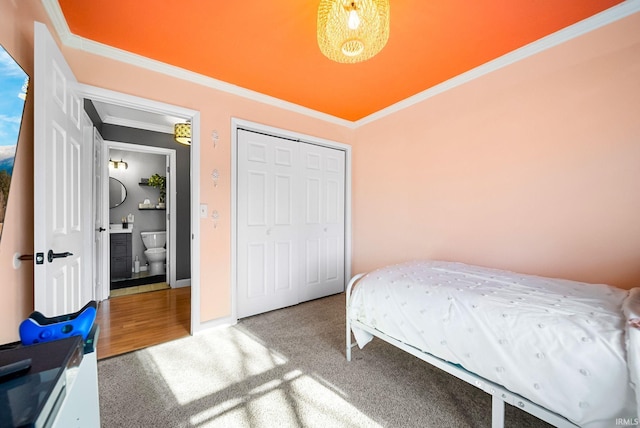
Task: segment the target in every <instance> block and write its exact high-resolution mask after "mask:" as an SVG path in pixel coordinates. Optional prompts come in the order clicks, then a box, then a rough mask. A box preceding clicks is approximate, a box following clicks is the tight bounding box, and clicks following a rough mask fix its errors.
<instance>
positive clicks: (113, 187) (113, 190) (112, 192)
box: [109, 177, 127, 208]
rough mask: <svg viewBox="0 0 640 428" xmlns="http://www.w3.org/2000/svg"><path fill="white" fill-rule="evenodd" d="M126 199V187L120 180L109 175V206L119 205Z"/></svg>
mask: <svg viewBox="0 0 640 428" xmlns="http://www.w3.org/2000/svg"><path fill="white" fill-rule="evenodd" d="M125 199H127V188H126V187H124V184H122V182H121V181H120V180H117V179H115V178H113V177H109V208H115V207H117V206H118V205H121V204H122V203H123V202H124V200H125Z"/></svg>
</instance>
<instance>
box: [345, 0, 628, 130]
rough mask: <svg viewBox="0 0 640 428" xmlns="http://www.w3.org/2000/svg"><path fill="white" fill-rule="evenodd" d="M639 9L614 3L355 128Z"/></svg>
mask: <svg viewBox="0 0 640 428" xmlns="http://www.w3.org/2000/svg"><path fill="white" fill-rule="evenodd" d="M639 11H640V0H626V1H625V2H623V3H620V4H618V5H616V6H613V7H611V8H609V9H607V10H604V11H602V12H600V13H598V14H596V15H593V16H591V17H589V18H587V19H584V20H582V21H580V22H577V23H575V24H573V25H570V26H569V27H566V28H563V29H562V30H559V31H557V32H555V33H553V34H550V35H548V36H546V37H543V38H541V39H538V40H536V41H535V42H532V43H530V44H528V45H525V46H523V47H521V48H519V49H516V50H514V51H511V52H509V53H507V54H505V55H502V56H501V57H499V58H496V59H494V60H492V61H489V62H487V63H485V64H482V65H480V66H478V67H476V68H474V69H471V70H469V71H467V72H465V73H462V74H459V75H458V76H456V77H453V78H451V79H449V80H447V81H445V82H443V83H440V84H438V85H436V86H433V87H431V88H429V89H427V90H425V91H422V92H420V93H418V94H416V95H413V96H411V97H409V98H405V99H404V100H402V101H399V102H397V103H395V104H392V105H390V106H389V107H385V108H383V109H382V110H379V111H377V112H375V113H373V114H370V115H369V116H366V117H364V118H362V119H359V120H357V121H355V122H354V124H355V128H359V127H360V126H362V125H366V124H368V123H371V122H375V121H376V120H378V119H382V118H383V117H385V116H389V115H391V114H394V113H397V112H399V111H401V110H404V109H406V108H407V107H410V106H412V105H415V104H418V103H420V102H422V101H425V100H427V99H429V98H431V97H434V96H436V95H438V94H441V93H443V92H446V91H448V90H450V89H453V88H455V87H457V86H460V85H463V84H465V83H467V82H470V81H471V80H474V79H477V78H479V77H481V76H484V75H485V74H488V73H491V72H493V71H496V70H499V69H501V68H503V67H506V66H508V65H510V64H513V63H515V62H518V61H520V60H522V59H525V58H527V57H530V56H532V55H535V54H537V53H540V52H542V51H545V50H547V49H549V48H552V47H554V46H557V45H560V44H562V43H564V42H566V41H568V40H571V39H573V38H576V37H578V36H581V35H583V34H586V33H588V32H590V31H593V30H595V29H598V28H600V27H603V26H605V25H607V24H611V23H613V22H615V21H618V20H620V19H622V18H625V17H627V16H629V15H632V14H634V13H637V12H639Z"/></svg>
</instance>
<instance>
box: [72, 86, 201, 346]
mask: <svg viewBox="0 0 640 428" xmlns="http://www.w3.org/2000/svg"><path fill="white" fill-rule="evenodd" d="M79 90H80V93H81V94H82V96H83V97H84V98H85V99H86V100H90V101H92V102H98V103H102V104H105V105H110V106H116V107H118V108H119V109H124V110H125V111H133V112H134V114H135V117H133V118H128V120H129V122H127V123H128V127H129V128H131V129H139V126H138V124H139V123H140V118H141V117H143V118H144V117H145V116H148V115H155V116H170V117H173V118H178V119H180V120H181V121H183V122H187V121H188V122H189V123H190V124H191V129H192V141H191V145H190V146H189V147H188V160H189V174H188V176H189V179H188V185H189V189H188V190H187V192H186V193H185V196H186V198H187V202H185V203H184V204H181V205H183V206H184V207H185V209H187V214H186V220H185V222H187V223H188V224H189V225H190V234H189V236H188V243H187V248H184V249H183V250H182V251H186V252H187V253H188V254H190V262H189V265H188V267H187V268H188V270H189V272H190V275H189V276H190V278H189V279H188V281H186V282H185V281H183V282H181V278H179V277H178V278H177V279H175V280H174V281H175V283H176V285H177V286H178V287H181V286H190V301H191V304H190V307H191V309H190V333H191V334H193V333H194V332H196V331H198V330H199V328H200V280H199V275H198V273H199V272H200V257H199V251H197V250H196V249H198V248H199V246H200V237H199V230H200V224H199V217H198V208H197V207H198V206H199V203H200V197H199V193H200V192H199V190H200V184H199V169H200V165H199V158H200V138H199V136H200V114H199V112H197V111H194V110H190V109H186V108H183V107H178V106H173V105H169V104H165V103H161V102H157V101H153V100H148V99H143V98H139V97H135V96H131V95H127V94H122V93H118V92H114V91H110V90H107V89H103V88H98V87H94V86H89V85H84V84H80V85H79ZM125 119H127V118H125ZM175 144H176V146H178V144H177V143H175ZM102 156H103V157H105V158H106V160H105V162H104V163H103V164H102V165H104V168H105V169H106V167H107V164H106V163H107V162H108V154H107V153H106V151H104V152H103V155H102ZM102 175H103V176H107V175H108V174H106V173H104V172H103V174H102ZM175 187H176V188H177V187H178V185H176V186H175ZM141 202H144V200H143V201H141ZM174 205H178V204H174ZM194 207H195V208H194ZM134 216H135V214H134ZM174 218H176V217H174ZM107 223H108V222H107ZM97 226H98V227H96V229H99V228H100V227H103V226H101V225H97ZM105 226H108V224H106V225H105ZM103 228H104V229H106V227H103ZM174 230H175V228H174ZM107 242H108V241H107V240H106V239H103V242H102V245H101V247H102V248H104V246H105V245H106V244H107ZM179 251H180V249H176V250H174V251H173V253H174V254H176V253H177V252H179ZM94 259H95V258H94ZM176 270H179V269H176ZM176 270H174V272H175V271H176ZM108 276H109V272H108V271H107V272H105V270H104V269H103V273H102V277H103V280H102V281H101V282H102V284H103V285H102V287H101V288H102V289H104V287H105V286H104V284H108V283H109V279H108ZM170 281H171V280H170ZM101 294H104V293H103V292H102V293H97V297H98V299H105V298H106V296H105V295H101Z"/></svg>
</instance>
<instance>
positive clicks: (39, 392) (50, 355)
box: [0, 336, 83, 427]
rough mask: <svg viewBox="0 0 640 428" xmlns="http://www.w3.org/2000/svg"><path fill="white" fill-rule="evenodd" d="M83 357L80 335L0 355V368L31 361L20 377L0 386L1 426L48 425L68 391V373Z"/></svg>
mask: <svg viewBox="0 0 640 428" xmlns="http://www.w3.org/2000/svg"><path fill="white" fill-rule="evenodd" d="M82 357H83V341H82V338H81V337H80V336H73V337H70V338H66V339H60V340H55V341H51V342H46V343H40V344H37V345H32V346H24V347H19V348H15V349H11V350H7V351H2V352H0V366H4V365H7V364H11V363H15V362H17V361H23V360H27V359H30V360H31V368H30V369H28V371H26V372H25V373H24V375H23V376H20V377H17V378H14V379H11V380H8V381H6V382H2V383H0V426H2V427H23V426H24V427H49V426H51V424H52V423H53V421H54V419H55V417H56V415H57V413H58V410H59V408H60V406H61V404H62V402H63V400H64V398H65V395H66V392H67V391H66V389H67V370H69V369H72V368H75V367H79V366H80V363H81V362H82Z"/></svg>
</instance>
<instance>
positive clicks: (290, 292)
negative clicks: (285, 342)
mask: <svg viewBox="0 0 640 428" xmlns="http://www.w3.org/2000/svg"><path fill="white" fill-rule="evenodd" d="M237 141H238V193H237V195H238V196H237V200H238V202H237V203H238V214H237V215H238V234H237V251H238V254H237V314H238V318H243V317H247V316H251V315H255V314H259V313H262V312H267V311H270V310H274V309H279V308H283V307H286V306H291V305H294V304H297V303H300V302H304V301H307V300H311V299H316V298H319V297H324V296H328V295H331V294H336V293H340V292H342V291H343V290H344V269H345V266H344V259H345V253H344V243H345V240H344V233H345V227H344V225H345V218H344V216H345V205H344V197H345V153H344V151H342V150H338V149H332V148H327V147H322V146H317V145H313V144H309V143H304V142H299V141H293V140H288V139H285V138H280V137H275V136H271V135H264V134H260V133H256V132H251V131H246V130H238V140H237Z"/></svg>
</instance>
